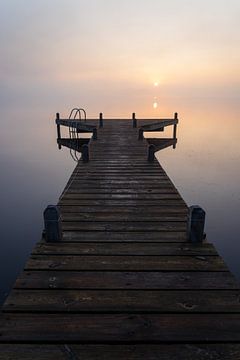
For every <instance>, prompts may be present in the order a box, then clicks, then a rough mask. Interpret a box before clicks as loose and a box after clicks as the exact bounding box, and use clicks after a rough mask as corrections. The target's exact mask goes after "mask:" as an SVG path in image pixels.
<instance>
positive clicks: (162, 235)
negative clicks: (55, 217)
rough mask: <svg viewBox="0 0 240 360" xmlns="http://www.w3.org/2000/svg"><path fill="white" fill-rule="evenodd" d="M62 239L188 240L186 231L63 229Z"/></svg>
mask: <svg viewBox="0 0 240 360" xmlns="http://www.w3.org/2000/svg"><path fill="white" fill-rule="evenodd" d="M63 241H66V242H75V241H76V242H78V241H80V242H88V241H97V242H99V241H105V242H106V241H107V242H108V241H110V242H111V241H121V242H132V241H137V242H145V241H150V242H151V241H155V242H159V243H161V242H166V241H167V242H184V243H186V242H188V238H187V233H186V231H174V232H167V231H151V232H148V231H141V232H140V231H134V232H133V231H132V232H129V231H115V232H113V231H112V232H111V231H66V230H65V231H64V233H63Z"/></svg>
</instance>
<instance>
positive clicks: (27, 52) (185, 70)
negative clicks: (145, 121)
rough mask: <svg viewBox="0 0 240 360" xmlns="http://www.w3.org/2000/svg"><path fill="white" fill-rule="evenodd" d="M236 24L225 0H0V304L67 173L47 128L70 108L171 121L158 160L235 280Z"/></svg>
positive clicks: (239, 56) (239, 126) (238, 171)
mask: <svg viewBox="0 0 240 360" xmlns="http://www.w3.org/2000/svg"><path fill="white" fill-rule="evenodd" d="M239 17H240V2H239V1H237V0H236V1H235V0H228V1H225V0H218V1H217V0H211V1H210V2H209V1H206V0H202V1H201V2H200V1H196V2H192V1H190V0H182V1H178V0H170V1H168V2H166V1H161V0H149V1H147V2H146V1H145V0H144V1H143V0H138V1H137V0H131V1H127V0H122V1H121V3H120V2H115V1H112V0H111V1H110V0H78V1H77V0H51V1H46V0H35V1H31V2H29V1H27V0H9V1H7V2H5V1H0V45H1V57H0V81H1V87H0V108H1V117H0V124H1V131H0V166H1V175H0V185H1V187H0V189H1V202H0V211H1V242H0V283H1V286H0V299H3V297H4V294H5V293H6V292H7V291H8V290H9V288H10V286H11V285H12V283H13V282H14V280H15V278H16V275H17V273H18V272H19V271H20V270H21V269H22V267H23V265H24V262H25V261H26V259H27V257H28V255H29V253H30V251H31V249H32V247H33V246H34V244H35V243H36V242H37V241H38V240H39V239H40V237H41V231H42V228H43V222H42V212H43V210H44V208H45V207H46V206H47V205H48V204H50V203H56V202H57V199H58V196H59V195H60V193H61V191H62V189H63V187H64V185H65V183H66V181H67V179H68V177H69V176H70V174H71V171H72V170H73V168H74V166H75V164H74V163H73V161H72V159H71V157H70V155H69V152H68V151H67V150H66V149H65V150H61V151H59V150H58V149H57V145H56V129H55V125H54V119H55V113H56V112H57V111H58V112H60V113H61V114H62V115H63V116H67V115H68V114H69V111H70V109H71V108H72V107H75V106H81V107H83V108H85V109H86V110H87V114H88V116H89V117H96V116H98V113H99V112H103V113H104V115H105V116H106V117H112V116H115V117H130V116H131V113H132V112H136V116H137V117H139V118H141V117H142V118H143V117H152V118H164V117H171V116H172V115H173V113H174V112H178V113H179V119H180V124H179V126H178V144H177V149H176V150H172V149H170V148H168V149H165V150H163V151H161V152H159V154H158V155H157V156H158V159H159V160H160V162H161V164H162V165H163V167H164V168H165V169H166V171H167V173H168V174H169V176H170V177H171V179H172V180H173V182H174V184H175V185H176V187H177V188H178V189H179V191H180V193H181V195H182V196H183V198H184V199H185V200H186V202H187V203H188V204H189V205H192V204H199V205H201V206H202V207H203V208H204V209H205V210H206V213H207V220H206V232H207V237H208V240H209V241H211V242H213V243H214V244H215V245H216V248H217V250H218V251H219V252H220V254H221V255H223V257H224V259H225V261H226V262H227V264H228V266H229V267H230V269H231V270H232V271H233V272H234V273H235V274H236V276H238V277H239V278H240V267H239V265H238V263H239V255H240V245H239V244H240V241H239V235H238V233H239V231H238V226H239V220H238V212H239V206H240V185H239V184H240V166H239V160H240V145H239V131H240V121H239V119H240V106H239V96H240V92H239V89H240V70H239V62H240V48H239V43H240V25H239ZM154 104H155V105H154ZM170 131H171V130H170V129H167V130H166V133H164V134H161V135H160V136H168V135H169V134H170Z"/></svg>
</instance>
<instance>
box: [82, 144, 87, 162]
mask: <svg viewBox="0 0 240 360" xmlns="http://www.w3.org/2000/svg"><path fill="white" fill-rule="evenodd" d="M82 161H83V162H84V163H87V162H88V161H89V149H88V145H87V144H84V145H83V146H82Z"/></svg>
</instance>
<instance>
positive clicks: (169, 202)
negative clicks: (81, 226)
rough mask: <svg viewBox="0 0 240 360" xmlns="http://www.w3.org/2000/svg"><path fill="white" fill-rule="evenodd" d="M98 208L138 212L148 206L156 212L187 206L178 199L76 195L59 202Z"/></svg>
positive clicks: (60, 203)
mask: <svg viewBox="0 0 240 360" xmlns="http://www.w3.org/2000/svg"><path fill="white" fill-rule="evenodd" d="M88 205H89V206H97V207H101V208H104V206H107V207H109V208H113V207H114V208H115V207H116V206H121V207H122V208H125V209H126V211H127V210H128V209H130V208H131V207H135V208H136V211H138V209H139V211H140V209H141V211H142V208H143V207H144V208H145V209H146V206H147V207H148V208H149V209H151V211H154V208H157V207H165V206H167V207H169V208H173V209H176V211H178V208H179V207H184V208H185V209H186V204H185V203H184V201H183V200H182V199H180V198H177V199H152V200H143V199H133V200H130V199H80V200H79V199H78V198H76V197H75V196H74V195H71V196H70V197H67V196H65V195H64V198H62V199H61V200H60V201H59V206H60V207H62V206H64V207H65V206H80V207H82V206H88Z"/></svg>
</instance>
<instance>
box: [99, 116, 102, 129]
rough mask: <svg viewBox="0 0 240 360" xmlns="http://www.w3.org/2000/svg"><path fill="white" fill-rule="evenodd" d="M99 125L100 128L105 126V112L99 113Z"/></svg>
mask: <svg viewBox="0 0 240 360" xmlns="http://www.w3.org/2000/svg"><path fill="white" fill-rule="evenodd" d="M99 127H100V128H102V127H103V114H102V113H100V114H99Z"/></svg>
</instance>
